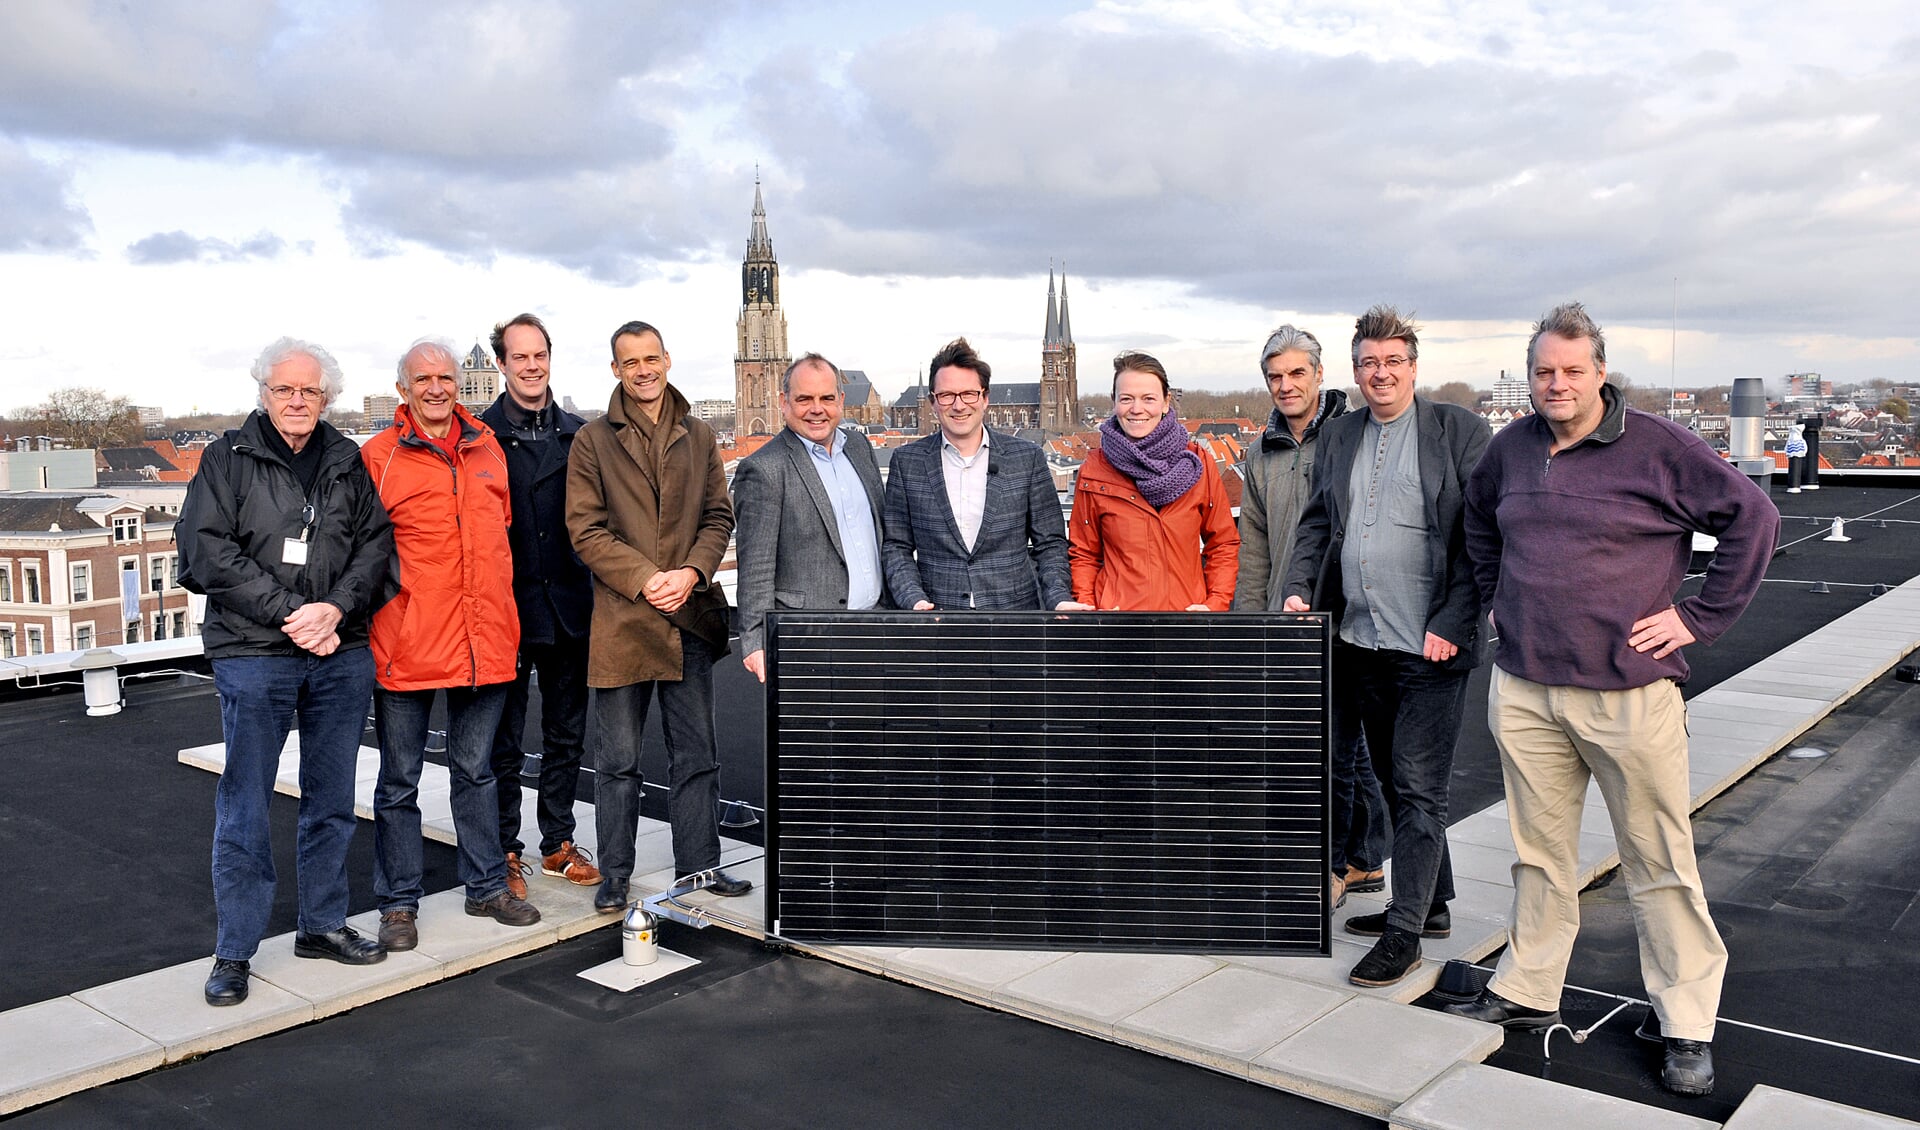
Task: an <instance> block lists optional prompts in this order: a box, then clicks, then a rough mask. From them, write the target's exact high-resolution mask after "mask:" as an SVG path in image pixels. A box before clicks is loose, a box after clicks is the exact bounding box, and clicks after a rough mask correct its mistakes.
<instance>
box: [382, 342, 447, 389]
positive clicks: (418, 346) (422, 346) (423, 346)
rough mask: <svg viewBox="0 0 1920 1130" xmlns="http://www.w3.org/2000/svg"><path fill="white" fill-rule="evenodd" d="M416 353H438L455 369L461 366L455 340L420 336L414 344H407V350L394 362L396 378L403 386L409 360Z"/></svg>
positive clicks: (405, 380) (405, 382)
mask: <svg viewBox="0 0 1920 1130" xmlns="http://www.w3.org/2000/svg"><path fill="white" fill-rule="evenodd" d="M416 353H428V354H432V353H437V354H439V355H441V356H442V357H445V358H446V359H447V364H449V365H451V366H453V367H454V368H455V369H458V368H459V367H460V355H459V354H458V353H456V352H454V349H453V342H451V341H448V340H447V339H446V338H444V337H423V338H420V339H418V340H417V341H415V342H414V343H413V344H412V345H409V346H407V351H406V352H405V353H402V354H401V355H400V360H399V361H397V362H395V363H394V366H393V373H394V380H395V381H396V382H397V383H398V384H400V386H401V387H403V388H404V387H405V386H406V384H407V361H408V360H409V359H410V358H412V357H413V355H414V354H416Z"/></svg>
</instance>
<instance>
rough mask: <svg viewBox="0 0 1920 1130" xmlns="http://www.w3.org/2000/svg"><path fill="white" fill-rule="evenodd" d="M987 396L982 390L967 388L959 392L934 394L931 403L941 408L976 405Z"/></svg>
mask: <svg viewBox="0 0 1920 1130" xmlns="http://www.w3.org/2000/svg"><path fill="white" fill-rule="evenodd" d="M986 395H987V390H986V389H984V388H967V389H961V390H960V391H959V392H936V393H934V394H933V402H934V403H935V404H938V405H939V406H940V407H942V408H951V407H953V406H954V405H955V404H978V403H980V401H981V398H983V397H985V396H986Z"/></svg>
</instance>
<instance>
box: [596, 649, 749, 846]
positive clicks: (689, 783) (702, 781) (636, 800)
mask: <svg viewBox="0 0 1920 1130" xmlns="http://www.w3.org/2000/svg"><path fill="white" fill-rule="evenodd" d="M680 641H681V643H680V646H681V656H680V672H681V676H680V680H679V681H678V682H670V681H668V680H665V679H662V680H659V681H657V682H647V683H629V684H627V685H626V686H624V687H606V688H596V689H595V690H594V692H593V699H592V703H591V705H590V706H589V707H588V708H587V735H588V736H587V744H588V746H589V747H590V748H591V750H592V753H593V765H594V770H595V773H596V777H595V779H594V783H593V812H594V826H595V829H596V830H597V832H598V836H599V842H600V873H601V874H602V875H604V876H606V877H607V878H610V879H630V878H632V877H633V841H634V836H635V834H636V833H637V832H638V831H639V827H640V785H641V780H640V734H641V731H642V729H643V728H644V727H645V726H646V724H647V707H648V705H649V704H650V703H651V702H652V700H653V693H654V689H655V688H656V687H657V688H659V691H660V711H661V713H660V728H661V729H662V730H663V731H665V733H666V738H667V783H668V787H669V788H670V789H672V791H673V795H672V796H671V797H669V798H668V800H667V821H668V823H670V824H671V825H672V826H673V866H674V870H675V871H676V872H678V873H679V874H681V875H688V874H692V873H693V872H695V871H704V870H706V869H707V868H709V867H718V866H719V865H720V816H719V808H720V754H719V751H718V750H716V749H715V748H714V743H713V649H712V648H710V647H708V646H707V644H706V641H704V640H702V639H701V638H700V637H698V636H696V635H694V634H693V633H691V632H682V633H680Z"/></svg>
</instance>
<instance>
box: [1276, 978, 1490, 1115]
mask: <svg viewBox="0 0 1920 1130" xmlns="http://www.w3.org/2000/svg"><path fill="white" fill-rule="evenodd" d="M1502 1034H1503V1033H1502V1032H1501V1030H1500V1029H1499V1027H1497V1026H1496V1025H1492V1024H1482V1023H1481V1022H1479V1021H1477V1020H1465V1019H1462V1018H1461V1017H1458V1016H1448V1015H1447V1014H1445V1013H1442V1012H1432V1011H1430V1010H1428V1009H1424V1008H1407V1007H1405V1006H1403V1005H1397V1004H1391V1003H1388V1002H1387V1001H1381V1000H1374V999H1373V998H1371V997H1355V998H1354V999H1353V1000H1350V1001H1348V1002H1346V1003H1345V1004H1343V1005H1340V1006H1339V1007H1338V1008H1335V1009H1333V1010H1332V1011H1330V1012H1328V1013H1327V1014H1326V1015H1325V1016H1322V1017H1321V1018H1320V1019H1318V1020H1315V1021H1313V1022H1312V1023H1311V1024H1308V1025H1307V1026H1306V1027H1304V1028H1302V1029H1300V1031H1298V1032H1295V1033H1294V1034H1293V1035H1291V1036H1289V1037H1287V1038H1286V1039H1284V1040H1282V1041H1280V1043H1279V1044H1277V1045H1275V1046H1274V1047H1272V1048H1270V1049H1268V1050H1267V1051H1266V1052H1264V1053H1263V1054H1261V1055H1260V1056H1259V1057H1258V1058H1256V1059H1255V1060H1254V1061H1253V1064H1252V1069H1251V1071H1250V1073H1249V1075H1250V1077H1251V1078H1252V1079H1253V1080H1254V1081H1255V1082H1259V1083H1266V1084H1268V1085H1270V1086H1274V1087H1279V1088H1280V1089H1281V1090H1284V1091H1291V1092H1293V1093H1295V1094H1301V1095H1307V1096H1309V1097H1312V1098H1316V1099H1320V1100H1322V1101H1324V1102H1329V1103H1332V1104H1333V1105H1335V1106H1341V1107H1345V1108H1347V1109H1348V1110H1357V1111H1360V1112H1361V1113H1363V1114H1371V1115H1374V1116H1376V1117H1379V1118H1385V1117H1387V1115H1388V1114H1390V1113H1391V1112H1392V1111H1393V1108H1395V1107H1397V1106H1399V1105H1400V1104H1401V1103H1403V1102H1406V1101H1407V1100H1408V1099H1410V1098H1412V1097H1413V1096H1414V1094H1415V1093H1417V1092H1418V1091H1419V1090H1420V1089H1421V1088H1422V1087H1425V1086H1426V1085H1427V1084H1428V1083H1430V1082H1431V1081H1432V1080H1433V1079H1434V1078H1435V1077H1437V1076H1439V1075H1440V1074H1441V1073H1442V1072H1444V1071H1446V1070H1447V1069H1449V1068H1451V1067H1452V1066H1453V1065H1454V1064H1456V1063H1459V1062H1460V1061H1462V1060H1474V1061H1478V1060H1482V1059H1485V1058H1486V1057H1487V1056H1489V1055H1492V1054H1493V1053H1494V1051H1496V1050H1497V1049H1498V1048H1499V1047H1500V1039H1501V1036H1502Z"/></svg>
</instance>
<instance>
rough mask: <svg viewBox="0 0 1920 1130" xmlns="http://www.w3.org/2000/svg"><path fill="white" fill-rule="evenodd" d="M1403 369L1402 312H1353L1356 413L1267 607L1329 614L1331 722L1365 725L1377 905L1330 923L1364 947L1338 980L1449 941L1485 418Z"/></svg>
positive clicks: (1405, 963)
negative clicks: (1385, 878)
mask: <svg viewBox="0 0 1920 1130" xmlns="http://www.w3.org/2000/svg"><path fill="white" fill-rule="evenodd" d="M1419 366H1420V341H1419V336H1418V327H1416V326H1415V325H1414V323H1413V321H1412V319H1411V318H1407V317H1402V316H1401V314H1400V313H1399V311H1397V310H1395V309H1394V308H1393V307H1391V306H1375V307H1374V308H1372V309H1371V310H1368V311H1367V312H1366V313H1365V314H1364V315H1362V316H1361V317H1360V320H1359V321H1358V322H1357V323H1356V324H1355V326H1354V332H1353V374H1354V379H1355V380H1356V381H1357V382H1358V383H1359V385H1360V395H1361V397H1362V398H1363V399H1364V400H1365V401H1366V403H1367V410H1366V411H1365V412H1349V413H1348V414H1346V415H1345V416H1342V417H1340V418H1339V419H1337V420H1334V421H1332V422H1330V423H1329V424H1327V425H1326V426H1325V427H1323V428H1322V429H1321V431H1320V443H1321V452H1320V459H1319V462H1318V464H1317V465H1316V466H1315V468H1314V475H1313V496H1312V498H1310V499H1309V500H1308V502H1307V509H1306V513H1305V514H1304V515H1303V516H1302V517H1301V520H1300V528H1299V530H1298V532H1297V533H1296V534H1295V540H1294V550H1293V562H1292V565H1291V567H1290V568H1289V569H1288V571H1287V580H1286V588H1285V593H1286V599H1285V601H1284V603H1283V605H1282V607H1283V608H1284V609H1285V610H1286V611H1288V612H1306V611H1309V610H1312V609H1320V610H1322V611H1325V612H1328V613H1331V614H1332V615H1333V618H1334V622H1335V623H1336V624H1337V625H1338V635H1337V636H1336V638H1335V640H1334V644H1333V710H1334V713H1335V716H1336V722H1335V729H1336V731H1344V732H1348V733H1351V732H1354V731H1355V730H1356V729H1362V730H1364V731H1365V734H1366V740H1367V749H1368V752H1369V753H1370V754H1371V755H1372V758H1373V771H1374V775H1375V776H1376V777H1378V778H1379V780H1380V788H1381V791H1382V792H1383V793H1384V794H1385V795H1386V798H1387V811H1388V812H1389V813H1390V814H1391V817H1392V822H1393V861H1394V867H1393V901H1392V902H1391V903H1389V904H1388V906H1387V909H1386V910H1385V911H1384V912H1382V913H1378V914H1360V915H1355V916H1353V917H1352V918H1349V919H1347V923H1346V930H1347V932H1348V933H1350V934H1356V935H1359V936H1361V937H1377V938H1378V939H1379V941H1377V942H1376V943H1374V946H1373V948H1372V949H1371V950H1369V951H1368V952H1367V955H1366V956H1365V957H1363V958H1361V959H1360V961H1359V962H1358V963H1357V964H1356V965H1355V966H1354V967H1353V970H1352V972H1350V973H1349V974H1348V975H1347V979H1348V980H1349V981H1352V982H1353V983H1354V984H1356V985H1366V986H1378V985H1391V984H1394V983H1395V982H1398V981H1399V980H1400V979H1402V978H1403V977H1405V976H1406V975H1407V974H1408V973H1410V972H1412V971H1413V970H1414V969H1415V968H1417V967H1418V966H1419V964H1420V939H1421V938H1422V937H1428V938H1444V937H1446V936H1447V935H1449V934H1451V933H1452V932H1453V920H1452V918H1451V916H1450V915H1449V913H1448V910H1447V903H1448V902H1449V901H1451V900H1452V898H1453V867H1452V864H1451V861H1450V860H1449V858H1448V855H1447V792H1448V778H1449V775H1450V774H1451V772H1452V770H1453V746H1454V742H1455V741H1456V740H1457V739H1458V738H1459V735H1460V716H1461V712H1462V711H1463V710H1464V709H1465V706H1466V695H1467V675H1468V673H1469V672H1470V671H1471V670H1472V668H1473V666H1474V664H1475V663H1477V662H1478V661H1479V650H1480V647H1479V645H1480V641H1481V636H1480V620H1481V609H1480V593H1479V590H1478V589H1477V588H1476V587H1475V585H1474V580H1473V572H1472V570H1471V568H1470V567H1469V565H1468V562H1467V555H1466V542H1465V537H1464V534H1463V532H1462V528H1461V527H1462V521H1463V517H1464V515H1463V511H1464V496H1465V489H1466V482H1467V476H1468V475H1470V474H1472V473H1473V468H1474V465H1475V464H1476V463H1478V462H1479V461H1480V455H1481V453H1482V452H1484V451H1485V450H1486V448H1487V438H1488V434H1489V433H1488V431H1487V424H1486V421H1484V420H1482V419H1481V418H1480V417H1479V416H1477V415H1475V414H1474V413H1472V412H1471V411H1468V410H1467V409H1465V408H1461V407H1459V406H1458V405H1453V404H1439V403H1436V402H1434V401H1430V400H1427V399H1425V398H1424V397H1416V396H1415V395H1414V380H1415V378H1416V377H1417V376H1418V373H1419Z"/></svg>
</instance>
